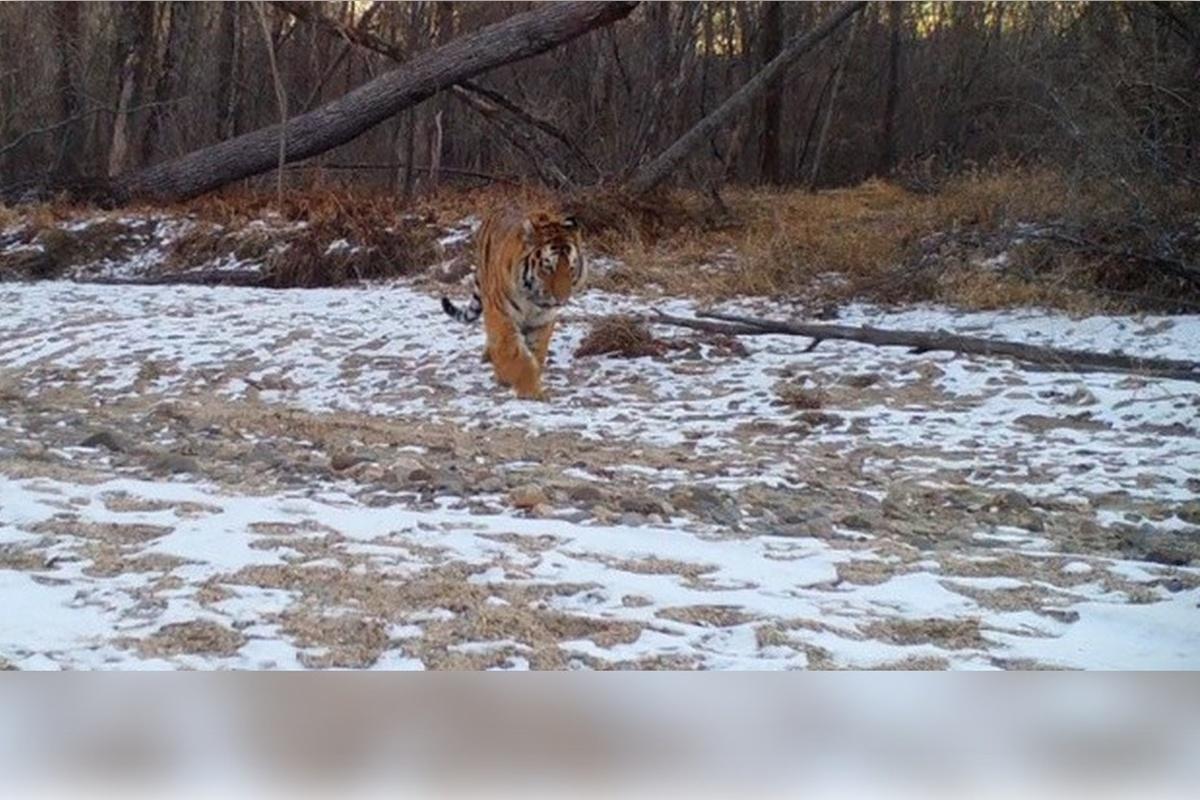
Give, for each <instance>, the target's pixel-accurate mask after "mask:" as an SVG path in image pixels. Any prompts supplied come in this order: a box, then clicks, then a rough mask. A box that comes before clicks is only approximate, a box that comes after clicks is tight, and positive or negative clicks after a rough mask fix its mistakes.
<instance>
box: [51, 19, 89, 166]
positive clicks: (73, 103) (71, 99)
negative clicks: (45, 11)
mask: <svg viewBox="0 0 1200 800" xmlns="http://www.w3.org/2000/svg"><path fill="white" fill-rule="evenodd" d="M79 10H80V4H79V3H55V4H54V46H55V47H57V48H58V72H57V75H56V76H55V83H56V84H57V90H58V102H59V112H58V113H59V119H62V120H75V119H76V118H77V116H78V114H79V112H80V108H81V107H82V103H80V96H79V87H78V86H77V85H76V81H75V77H74V70H73V69H72V64H73V62H74V61H75V60H76V59H77V58H78V57H79V41H80V39H79ZM81 133H82V130H81V126H80V125H79V124H78V123H77V122H74V123H70V124H67V125H64V126H63V128H62V133H61V134H60V138H59V146H58V158H57V159H56V160H57V165H56V166H57V168H56V170H55V171H56V172H58V173H59V174H62V175H66V176H77V175H78V174H79V172H80V168H79V162H80V158H79V150H80V146H81V144H82V141H81V140H82V138H83V137H82V136H81V135H80V134H81Z"/></svg>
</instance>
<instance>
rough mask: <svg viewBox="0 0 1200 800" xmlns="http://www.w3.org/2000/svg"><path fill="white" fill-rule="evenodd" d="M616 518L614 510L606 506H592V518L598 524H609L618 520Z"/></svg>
mask: <svg viewBox="0 0 1200 800" xmlns="http://www.w3.org/2000/svg"><path fill="white" fill-rule="evenodd" d="M616 516H617V515H616V513H614V512H613V510H612V509H611V508H609V507H608V506H606V505H594V506H592V518H593V519H595V520H596V521H597V522H602V523H604V524H608V523H610V522H612V521H613V520H614V519H616Z"/></svg>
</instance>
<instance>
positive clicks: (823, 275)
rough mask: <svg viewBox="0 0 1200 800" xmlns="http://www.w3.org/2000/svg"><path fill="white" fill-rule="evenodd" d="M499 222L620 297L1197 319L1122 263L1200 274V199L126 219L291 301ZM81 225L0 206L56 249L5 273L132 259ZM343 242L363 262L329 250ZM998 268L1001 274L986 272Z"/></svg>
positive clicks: (691, 196)
mask: <svg viewBox="0 0 1200 800" xmlns="http://www.w3.org/2000/svg"><path fill="white" fill-rule="evenodd" d="M502 206H518V207H522V208H536V207H547V206H556V207H559V208H561V209H563V210H565V211H568V212H570V213H573V214H574V215H575V216H576V217H577V218H578V219H579V221H580V222H581V224H582V227H583V230H584V235H585V241H586V242H587V244H588V247H589V249H590V250H591V251H592V252H593V253H596V254H601V255H608V256H612V257H614V258H615V259H617V260H618V261H619V262H620V266H618V267H617V268H615V269H613V270H611V271H608V272H606V273H605V274H604V275H603V276H602V277H598V278H596V279H595V280H594V283H595V285H596V286H598V287H599V288H602V289H608V290H614V291H627V292H644V291H648V290H654V291H661V292H665V293H669V294H680V295H689V296H694V297H699V298H702V299H721V298H726V297H732V296H737V295H785V294H786V295H791V296H794V297H802V298H804V299H805V301H806V302H807V303H809V304H811V306H812V307H813V308H819V307H822V306H826V305H829V304H835V303H838V302H842V301H844V300H847V299H850V298H867V299H871V300H874V301H879V302H889V303H890V302H908V301H915V300H934V301H941V302H947V303H951V304H955V305H959V306H964V307H969V308H997V307H1006V306H1023V305H1046V306H1053V307H1058V308H1065V309H1068V310H1072V311H1079V312H1086V311H1116V310H1128V309H1131V308H1156V309H1167V310H1173V309H1178V310H1195V309H1196V308H1200V297H1197V296H1195V295H1196V294H1197V292H1196V290H1195V286H1193V287H1192V288H1191V290H1190V293H1189V291H1183V290H1182V289H1183V288H1184V286H1183V283H1181V279H1178V278H1174V279H1172V278H1164V277H1163V272H1162V271H1161V270H1160V269H1155V268H1154V267H1153V265H1148V264H1147V263H1146V262H1145V261H1141V260H1138V259H1136V258H1129V257H1127V256H1126V255H1124V254H1125V253H1126V252H1127V251H1133V252H1138V253H1149V252H1155V251H1156V248H1157V249H1158V250H1161V249H1162V248H1163V247H1166V249H1167V250H1168V251H1170V252H1171V253H1175V254H1176V256H1178V257H1180V258H1182V259H1183V260H1184V261H1188V260H1190V262H1191V263H1196V262H1197V261H1200V193H1196V192H1190V193H1189V192H1180V191H1175V190H1164V189H1159V190H1155V191H1148V190H1143V191H1141V192H1140V195H1139V198H1138V200H1137V201H1136V202H1134V201H1132V200H1131V199H1130V194H1129V192H1122V191H1116V190H1114V189H1113V187H1112V186H1110V185H1108V184H1105V183H1091V184H1082V183H1080V182H1078V181H1072V180H1068V179H1066V178H1064V177H1063V176H1062V175H1060V174H1057V173H1054V172H1051V171H1046V170H1035V169H1016V168H1008V169H996V170H991V171H987V172H976V173H970V174H964V175H960V176H957V177H950V178H946V179H944V180H939V181H938V185H937V187H936V191H934V192H932V193H926V192H922V193H917V192H913V191H909V190H907V189H905V188H903V186H901V185H900V184H898V183H893V182H886V181H879V180H872V181H868V182H866V183H864V184H862V185H860V186H856V187H852V188H846V189H838V190H831V191H825V192H820V193H816V194H810V193H807V192H803V191H797V190H779V189H761V188H759V189H746V188H730V189H727V190H725V191H724V192H723V193H722V197H721V199H720V201H719V202H716V201H714V199H713V198H711V197H708V196H705V195H703V194H700V193H697V192H688V191H683V190H664V191H661V192H659V193H657V194H655V195H653V196H652V197H647V198H636V197H631V196H629V195H627V194H624V193H622V192H621V191H620V190H616V189H602V190H596V191H592V192H588V193H580V194H577V195H575V196H558V195H555V194H554V193H552V192H550V191H548V190H546V189H544V188H541V187H538V186H535V185H517V186H513V185H508V184H503V185H502V184H494V185H491V186H487V187H483V188H475V189H459V188H447V189H444V190H441V191H439V192H437V193H435V194H433V195H429V196H425V197H422V198H418V199H416V200H414V201H412V202H411V203H405V202H404V201H402V200H401V199H399V198H397V197H395V196H394V195H391V194H387V193H383V192H372V191H364V190H350V189H346V188H328V187H325V188H310V189H298V190H294V191H292V192H291V193H290V194H289V195H288V196H287V197H286V198H285V200H284V202H283V205H282V207H277V204H276V200H275V196H274V194H273V193H270V192H255V191H246V190H228V191H225V192H219V193H216V194H213V195H209V196H206V197H202V198H199V199H196V200H192V201H188V202H185V203H180V204H177V205H174V206H170V207H168V208H165V209H163V208H157V207H131V208H128V209H123V210H122V212H121V214H125V215H132V216H135V217H136V216H138V215H144V214H147V213H150V212H163V211H165V212H166V213H168V214H171V215H173V216H187V217H189V218H191V219H193V220H195V222H196V226H195V229H194V230H193V231H192V232H190V233H189V234H187V235H185V236H183V237H181V238H180V239H179V240H178V241H176V242H175V243H174V244H173V246H172V252H171V255H170V257H171V261H172V265H173V267H174V268H175V269H178V270H193V269H202V268H203V267H204V265H206V264H212V263H214V262H215V261H216V260H217V259H220V258H222V257H225V256H228V255H233V256H236V257H237V258H239V259H242V260H246V261H251V262H258V263H265V265H266V267H267V275H268V278H267V280H266V283H268V284H269V285H273V286H279V287H282V286H320V285H333V284H338V283H343V282H346V281H351V280H356V279H362V278H380V277H389V276H397V275H408V274H413V273H414V272H416V271H418V270H420V269H423V268H424V267H426V266H428V265H430V264H432V263H435V262H437V261H438V260H439V259H444V258H445V254H443V253H440V252H439V248H438V246H437V244H436V242H435V241H434V240H435V238H436V236H437V232H438V229H439V228H446V227H449V226H452V225H455V224H457V223H459V222H460V221H461V220H462V219H464V218H465V217H468V216H474V217H477V218H480V217H483V216H486V215H487V214H488V213H489V212H491V211H493V210H494V209H496V208H499V207H502ZM1139 209H1140V210H1139ZM84 214H87V215H91V216H93V217H94V216H96V215H97V212H96V211H95V209H86V208H81V207H79V206H70V205H67V204H65V203H44V204H41V205H35V206H26V207H22V208H20V209H10V208H4V207H0V225H3V226H4V227H3V229H0V230H8V231H9V234H7V236H9V237H10V238H11V237H17V239H16V240H18V241H21V242H25V241H30V240H32V239H33V238H34V237H40V239H39V240H40V241H43V243H44V244H46V245H47V247H46V255H45V256H32V255H30V254H29V252H28V251H25V252H24V253H23V254H22V255H21V256H20V258H19V259H18V260H17V261H14V262H13V263H11V264H8V265H5V264H4V263H0V273H3V272H8V273H9V274H15V275H17V276H19V277H45V276H47V275H53V274H58V273H59V272H61V269H62V268H63V265H68V266H69V265H71V264H75V263H80V262H86V261H88V260H89V259H94V258H96V257H99V256H107V257H119V256H120V254H121V252H122V247H125V246H126V245H127V243H128V236H127V234H128V233H129V232H128V231H121V230H117V228H120V227H121V226H120V224H118V223H116V222H115V218H116V216H117V214H116V213H115V212H102V213H101V214H100V216H101V218H102V219H104V220H105V221H104V222H103V223H101V224H99V225H94V226H92V227H91V228H88V229H86V231H85V232H84V234H80V235H70V236H64V235H62V234H61V232H60V233H55V232H54V231H58V230H59V229H60V227H61V223H62V222H63V221H64V220H69V219H72V218H78V217H79V216H81V215H84ZM1147 219H1153V220H1157V221H1158V222H1155V223H1153V224H1152V223H1150V222H1147V221H1146V220H1147ZM299 223H303V225H300V224H299ZM1156 225H1157V227H1155V226H1156ZM1031 229H1032V230H1036V231H1047V230H1050V231H1056V230H1063V231H1067V232H1069V233H1070V235H1071V236H1072V237H1075V238H1081V239H1086V241H1087V242H1088V244H1089V247H1087V248H1084V247H1080V246H1077V245H1072V244H1070V243H1068V242H1064V241H1061V240H1055V239H1052V238H1049V239H1048V238H1046V237H1045V236H1041V238H1038V237H1035V236H1029V235H1027V234H1028V232H1029V230H1031ZM1039 236H1040V234H1039ZM338 240H346V241H347V242H348V243H349V244H350V247H345V248H336V247H335V248H333V249H331V248H330V247H329V245H330V244H332V243H334V242H337V241H338ZM1163 242H1167V244H1166V245H1163V244H1162V243H1163ZM997 258H1000V259H1001V261H1003V265H1002V268H996V267H995V264H994V263H993V264H992V266H988V262H989V261H992V262H995V260H996V259H997ZM464 266H465V259H464Z"/></svg>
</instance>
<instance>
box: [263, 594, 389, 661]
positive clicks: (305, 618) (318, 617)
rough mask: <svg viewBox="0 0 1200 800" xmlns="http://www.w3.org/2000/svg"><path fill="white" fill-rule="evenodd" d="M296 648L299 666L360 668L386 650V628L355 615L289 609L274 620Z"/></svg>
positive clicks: (371, 619)
mask: <svg viewBox="0 0 1200 800" xmlns="http://www.w3.org/2000/svg"><path fill="white" fill-rule="evenodd" d="M277 621H279V622H280V623H281V629H282V630H283V632H284V633H286V634H288V635H289V636H291V637H293V639H294V641H295V643H296V644H297V645H298V646H299V647H303V648H307V649H308V650H309V652H303V653H301V654H300V656H299V658H300V663H302V664H304V666H306V667H309V668H311V669H329V668H338V669H359V668H364V667H369V666H371V665H372V664H374V663H375V662H376V661H378V660H379V656H380V655H382V654H383V652H384V650H386V649H387V647H388V636H387V627H386V625H385V623H384V622H383V621H381V620H379V619H376V618H372V617H365V616H360V615H357V614H338V615H336V616H330V615H326V614H324V613H321V611H320V610H319V609H311V608H304V609H297V608H292V609H289V610H288V611H286V612H284V614H282V615H281V616H280V618H279V619H278V620H277Z"/></svg>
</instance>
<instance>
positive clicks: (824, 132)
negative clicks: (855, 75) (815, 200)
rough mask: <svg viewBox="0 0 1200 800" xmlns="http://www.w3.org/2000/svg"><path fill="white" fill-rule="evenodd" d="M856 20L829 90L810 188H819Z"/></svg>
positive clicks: (809, 181) (852, 42)
mask: <svg viewBox="0 0 1200 800" xmlns="http://www.w3.org/2000/svg"><path fill="white" fill-rule="evenodd" d="M857 21H858V20H855V21H854V22H851V23H850V33H849V34H848V35H847V37H846V48H845V50H843V51H842V56H841V58H839V59H838V65H837V72H836V74H835V75H834V78H833V89H831V90H830V92H829V105H828V106H826V107H825V119H824V121H823V122H822V123H821V133H820V134H819V135H818V136H817V152H816V153H814V154H813V162H812V171H811V172H810V173H809V175H808V190H809V191H810V192H815V191H816V190H817V178H818V177H820V174H821V162H822V161H823V160H824V158H825V145H826V144H827V143H828V141H829V128H830V126H831V125H833V112H834V109H836V108H837V97H838V94H839V93H840V92H841V90H842V79H843V78H845V77H846V62H847V61H849V60H850V48H851V47H853V46H854V28H855V24H854V23H855V22H857Z"/></svg>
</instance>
